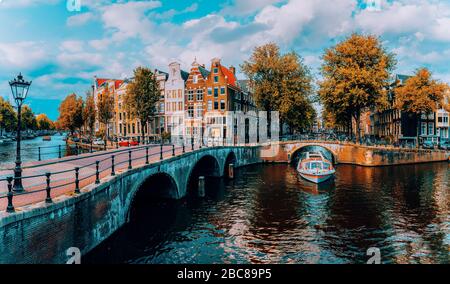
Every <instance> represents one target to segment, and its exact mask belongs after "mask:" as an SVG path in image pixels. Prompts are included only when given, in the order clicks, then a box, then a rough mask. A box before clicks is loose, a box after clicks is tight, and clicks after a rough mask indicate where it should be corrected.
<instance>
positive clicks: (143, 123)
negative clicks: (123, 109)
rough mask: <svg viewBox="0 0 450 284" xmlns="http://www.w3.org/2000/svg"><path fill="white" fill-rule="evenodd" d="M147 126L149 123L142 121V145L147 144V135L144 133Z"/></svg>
mask: <svg viewBox="0 0 450 284" xmlns="http://www.w3.org/2000/svg"><path fill="white" fill-rule="evenodd" d="M145 124H147V122H144V121H142V120H141V135H142V145H144V144H145V133H144V125H145Z"/></svg>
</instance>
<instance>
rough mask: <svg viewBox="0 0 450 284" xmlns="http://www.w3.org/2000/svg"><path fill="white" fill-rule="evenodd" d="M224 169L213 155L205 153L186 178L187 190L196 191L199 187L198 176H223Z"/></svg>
mask: <svg viewBox="0 0 450 284" xmlns="http://www.w3.org/2000/svg"><path fill="white" fill-rule="evenodd" d="M221 173H222V170H221V166H220V163H219V161H218V159H217V158H216V157H214V156H213V155H209V154H206V155H203V156H202V157H200V158H199V159H198V160H197V161H196V162H195V163H194V164H193V166H192V167H191V168H190V170H189V175H188V176H187V180H186V192H187V193H189V192H190V191H195V190H196V189H197V188H198V178H199V177H200V176H204V177H221V176H222V174H221Z"/></svg>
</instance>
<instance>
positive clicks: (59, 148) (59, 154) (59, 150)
mask: <svg viewBox="0 0 450 284" xmlns="http://www.w3.org/2000/svg"><path fill="white" fill-rule="evenodd" d="M75 145H76V144H75ZM58 158H59V159H61V145H58Z"/></svg>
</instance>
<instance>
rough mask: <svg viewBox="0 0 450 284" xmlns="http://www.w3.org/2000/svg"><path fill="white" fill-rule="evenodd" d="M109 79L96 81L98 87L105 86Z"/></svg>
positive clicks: (97, 79)
mask: <svg viewBox="0 0 450 284" xmlns="http://www.w3.org/2000/svg"><path fill="white" fill-rule="evenodd" d="M108 80H109V79H104V78H96V79H95V84H96V86H97V87H100V86H101V85H103V84H104V83H105V82H106V81H108Z"/></svg>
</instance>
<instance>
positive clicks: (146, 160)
mask: <svg viewBox="0 0 450 284" xmlns="http://www.w3.org/2000/svg"><path fill="white" fill-rule="evenodd" d="M148 163H149V162H148V146H147V147H145V164H146V165H148Z"/></svg>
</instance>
